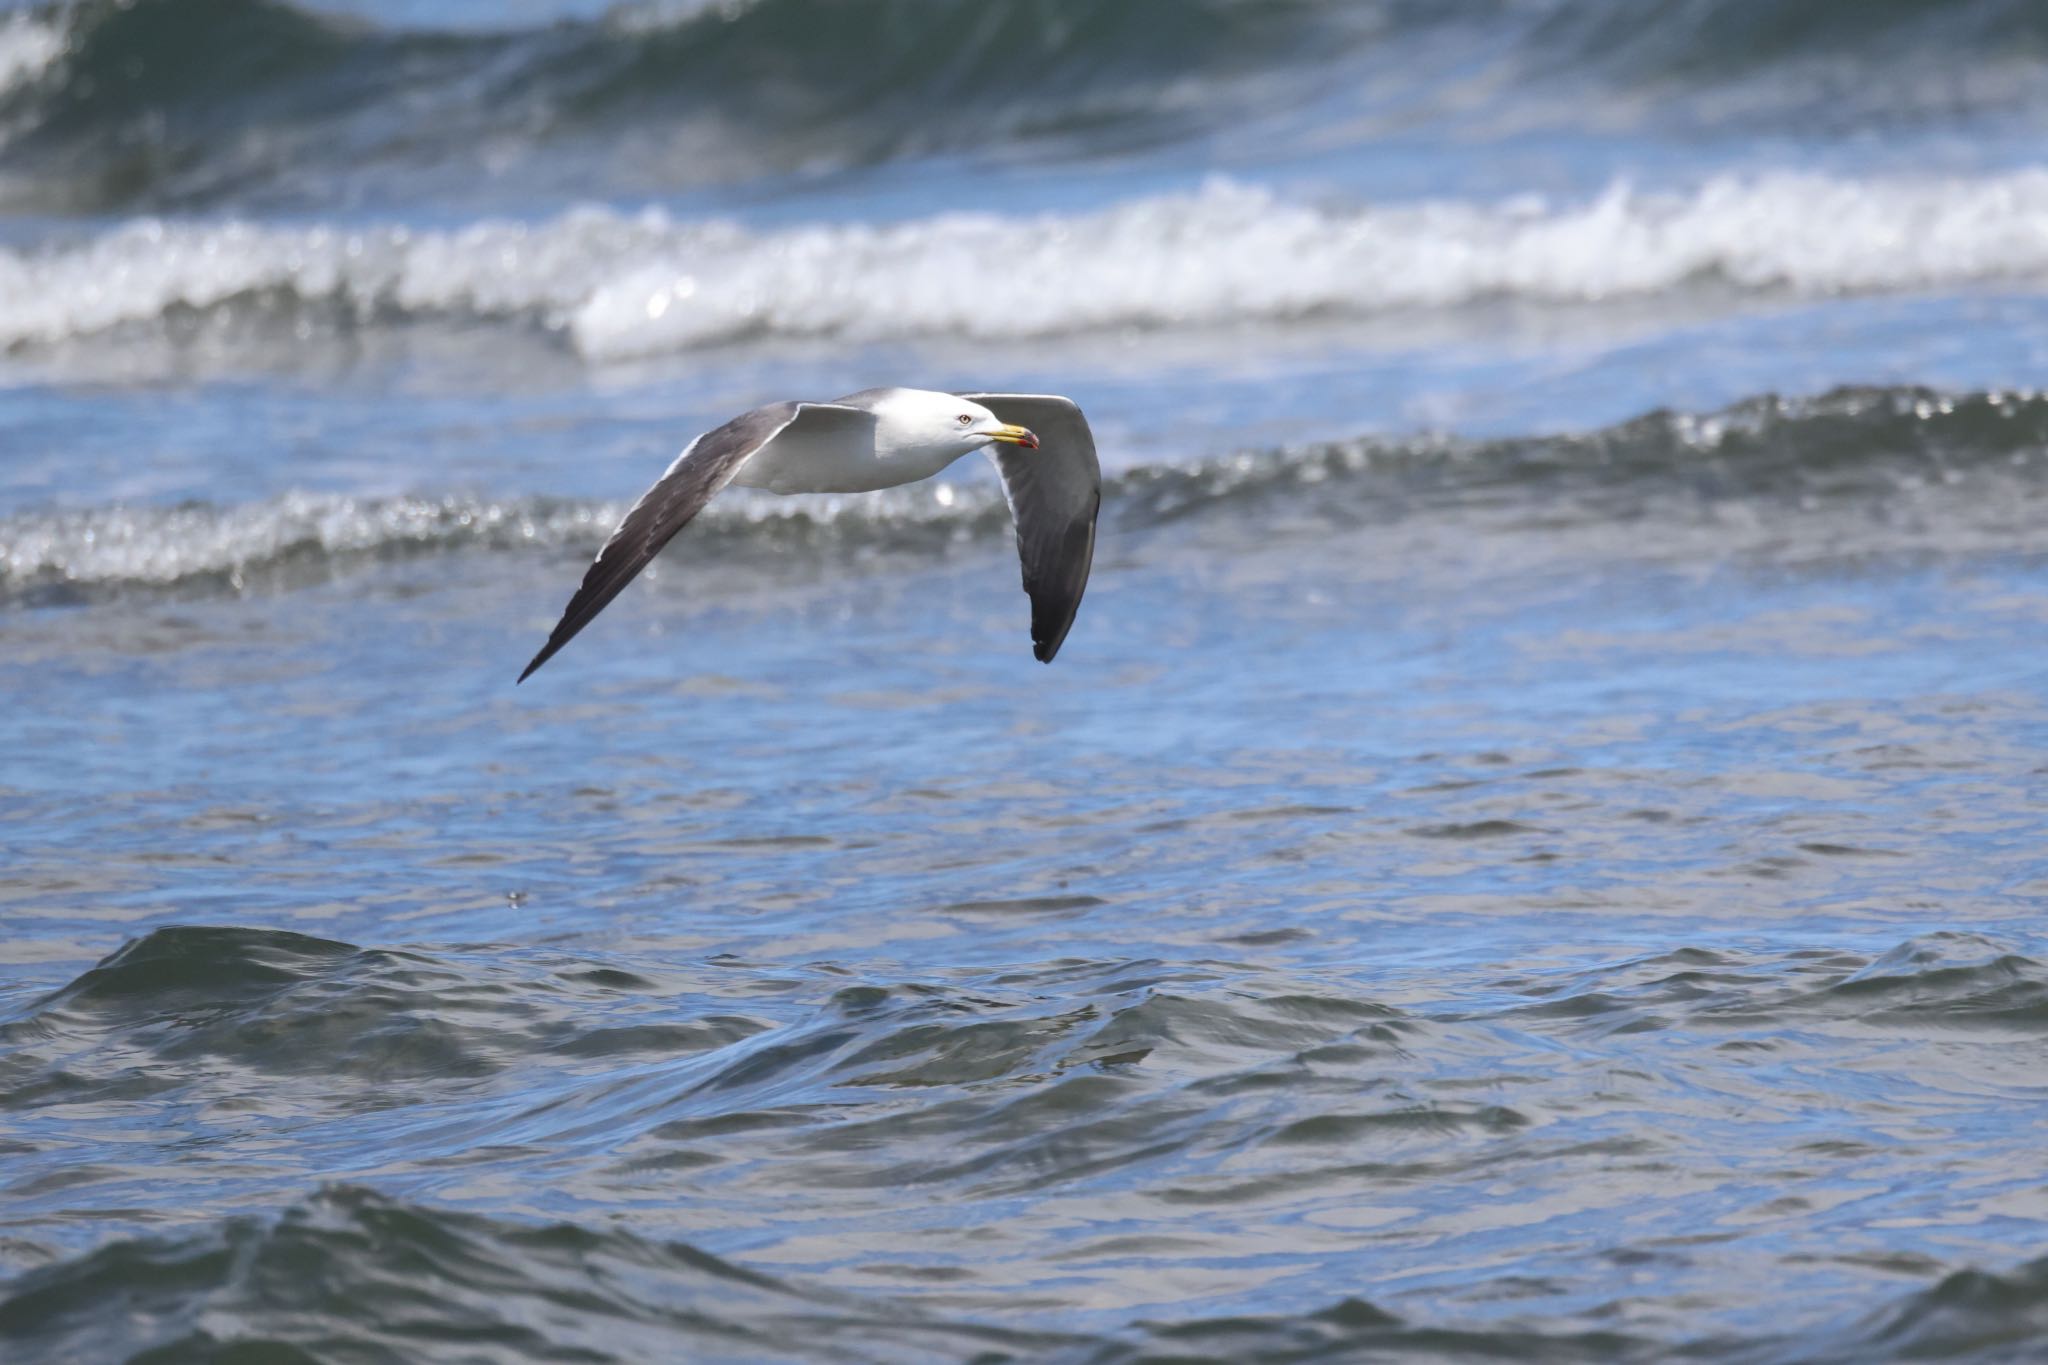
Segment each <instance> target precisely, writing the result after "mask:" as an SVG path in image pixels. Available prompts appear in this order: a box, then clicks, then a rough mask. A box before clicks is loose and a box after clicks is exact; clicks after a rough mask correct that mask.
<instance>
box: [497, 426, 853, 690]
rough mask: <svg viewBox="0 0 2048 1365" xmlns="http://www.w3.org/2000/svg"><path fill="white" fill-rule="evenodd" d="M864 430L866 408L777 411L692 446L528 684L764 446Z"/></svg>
mask: <svg viewBox="0 0 2048 1365" xmlns="http://www.w3.org/2000/svg"><path fill="white" fill-rule="evenodd" d="M849 422H852V423H857V424H858V425H860V426H861V427H863V428H865V427H867V426H871V425H872V424H873V422H874V417H873V415H872V414H870V413H866V412H863V411H861V410H860V409H859V408H848V407H842V406H840V405H838V404H834V403H795V402H791V403H770V404H769V405H768V406H767V407H762V408H755V409H754V410H753V411H752V412H744V413H741V414H740V415H739V416H738V417H735V418H733V419H732V420H731V421H730V422H727V423H726V424H725V425H724V426H722V427H715V428H713V429H712V430H710V431H707V432H705V433H704V434H703V435H702V436H699V437H698V438H697V439H696V440H694V441H692V442H690V444H689V445H688V446H686V447H685V448H684V450H683V453H682V454H680V455H678V456H676V459H675V463H674V464H671V465H670V466H669V467H668V470H667V472H666V473H664V474H663V475H662V476H661V477H660V478H659V479H658V480H656V481H655V484H654V487H652V488H650V489H648V490H647V491H646V492H645V493H643V494H641V495H640V501H638V502H636V503H634V504H633V507H632V510H631V511H629V512H627V513H626V517H625V520H623V521H621V522H620V523H619V528H618V529H617V530H616V531H613V532H612V535H611V539H610V540H607V541H606V542H605V543H604V548H603V549H601V550H599V551H598V552H597V558H596V559H595V560H593V561H592V562H591V565H590V569H589V571H588V572H586V573H585V574H584V575H583V586H581V587H579V588H577V589H576V595H575V596H574V597H572V598H570V599H569V605H568V606H567V607H565V608H564V609H563V611H562V619H561V620H560V621H558V622H557V623H556V624H555V629H554V632H553V633H552V634H550V635H549V636H548V642H547V643H546V644H545V645H543V646H541V651H540V653H538V654H536V655H534V656H533V662H532V663H530V664H528V665H527V666H526V671H525V672H524V673H521V674H520V675H519V681H520V682H525V681H526V680H527V679H528V678H529V677H531V676H532V675H533V671H534V670H535V669H536V668H539V667H540V666H541V665H542V664H544V663H546V662H547V661H548V660H549V659H552V658H553V657H554V656H555V653H556V651H558V650H559V649H561V647H562V646H563V645H566V644H568V643H569V641H571V640H573V639H575V638H576V632H578V631H580V630H582V629H583V628H584V627H585V626H587V625H589V624H590V623H591V622H592V621H593V620H595V619H596V618H597V614H598V613H599V612H601V611H603V610H604V609H605V607H607V606H608V605H610V603H611V600H612V599H613V598H614V597H617V596H618V595H619V593H620V592H622V591H623V590H624V589H625V586H626V585H627V584H628V583H630V582H632V581H633V579H634V577H635V576H636V575H637V574H638V573H639V572H640V571H641V570H642V569H644V568H646V567H647V562H648V561H649V560H651V559H653V558H654V556H655V555H656V554H657V553H658V552H659V551H660V549H661V547H662V546H664V545H666V544H668V543H669V541H670V540H672V539H673V538H674V537H675V534H676V532H678V531H680V530H682V529H683V527H685V526H687V525H689V524H690V518H692V517H694V516H696V515H697V513H699V512H701V511H703V510H704V504H705V503H707V502H710V501H711V499H712V498H713V497H715V496H717V494H718V493H719V491H720V490H722V489H723V488H724V487H725V486H726V485H727V484H729V483H731V482H732V481H733V477H734V476H735V475H737V474H738V473H739V472H740V466H741V465H743V464H745V463H746V462H747V460H748V459H749V458H751V457H752V456H753V455H754V454H755V453H756V452H757V451H759V450H760V449H761V447H762V446H765V445H767V444H768V443H769V442H770V441H772V440H774V439H775V438H776V437H777V436H780V435H781V434H782V433H783V432H785V431H787V430H790V429H791V428H792V427H794V428H796V429H797V430H807V429H809V428H812V427H819V428H831V427H838V426H843V425H846V424H848V423H849Z"/></svg>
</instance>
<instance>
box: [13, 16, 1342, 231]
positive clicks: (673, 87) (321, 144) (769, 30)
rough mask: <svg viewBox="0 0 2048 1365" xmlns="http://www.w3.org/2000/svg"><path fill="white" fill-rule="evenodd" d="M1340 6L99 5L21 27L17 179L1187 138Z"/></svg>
mask: <svg viewBox="0 0 2048 1365" xmlns="http://www.w3.org/2000/svg"><path fill="white" fill-rule="evenodd" d="M1327 19H1328V17H1327V16H1326V15H1324V14H1323V13H1322V12H1321V7H1320V6H1318V5H1316V4H1314V3H1310V0H1256V3H1253V2H1252V0H1136V3H1131V4H1124V5H1115V6H1098V5H1086V4H1078V3H1069V2H1068V0H1054V3H1050V4H1048V3H1045V2H1044V0H975V3H971V4H963V3H955V2H954V0H855V2H854V3H851V4H837V5H832V6H827V7H825V8H823V9H820V8H818V7H816V6H811V5H807V4H804V3H802V2H801V0H751V2H750V3H745V4H709V3H706V4H683V5H675V4H647V5H638V6H634V5H627V6H623V7H621V8H620V9H618V10H615V11H614V12H613V13H612V14H611V15H610V16H609V17H607V18H605V19H602V20H598V21H594V22H589V21H586V22H559V23H555V24H550V25H546V26H543V27H536V28H529V29H509V30H508V29H499V30H495V31H493V30H482V31H468V32H433V31H420V30H398V29H380V28H373V27H369V26H366V25H363V24H360V23H354V22H347V21H343V20H340V19H335V18H331V17H327V16H323V15H320V14H317V13H315V12H313V11H311V10H308V9H301V8H298V7H295V6H293V5H290V4H287V3H283V0H128V2H126V3H113V2H112V0H83V2H82V3H76V4H66V5H58V6H55V7H52V8H49V9H46V10H43V11H41V12H39V13H37V14H35V15H34V16H32V18H31V19H30V20H26V21H24V23H33V24H34V25H36V26H37V28H38V31H39V32H41V33H44V34H49V33H55V34H56V35H58V36H59V38H60V39H61V41H58V42H54V43H53V42H52V41H50V40H49V39H48V38H44V39H43V40H41V41H40V42H36V43H31V42H30V41H29V40H28V39H27V38H26V37H25V36H24V35H23V34H18V33H13V32H12V31H10V32H9V33H8V35H6V37H5V38H4V39H0V43H4V45H0V52H5V51H7V50H9V49H10V48H11V49H12V50H14V51H17V52H19V53H20V54H21V56H22V60H20V61H17V62H16V63H15V64H14V66H15V68H16V70H15V75H14V78H13V79H11V80H5V81H0V92H5V94H6V98H5V100H4V103H0V147H4V148H5V149H6V150H7V153H8V159H9V161H10V162H11V163H12V170H13V172H14V175H13V177H12V183H11V184H10V185H9V186H8V187H7V190H8V193H9V194H10V195H11V197H13V198H15V199H16V200H17V201H18V202H23V203H26V204H29V205H33V206H36V207H40V208H44V209H58V210H64V211H98V212H106V211H109V210H114V209H120V208H132V207H136V206H151V207H157V208H172V207H180V208H188V207H195V206H202V205H210V204H219V203H225V202H244V203H246V202H263V203H288V204H308V203H321V202H332V200H333V198H334V196H335V194H336V186H337V185H340V186H345V187H346V188H347V190H348V193H347V196H346V197H349V198H352V199H360V198H361V197H363V195H364V194H365V193H368V194H370V195H371V196H372V197H384V196H386V195H388V194H389V193H390V192H392V191H393V190H394V189H395V188H397V187H398V186H401V185H407V186H410V188H412V189H414V190H425V189H429V188H433V187H435V182H436V181H438V182H439V185H438V187H439V188H442V189H445V188H446V186H447V185H448V184H449V183H452V182H460V181H469V180H473V179H475V167H476V163H477V153H478V151H479V149H481V150H482V153H483V157H482V161H483V164H484V166H485V168H486V175H485V177H484V178H485V179H486V180H489V179H490V178H493V177H497V178H503V177H507V176H513V177H515V178H517V179H518V180H519V181H520V182H521V183H525V184H531V183H532V182H533V180H534V178H535V177H536V176H538V177H539V178H540V179H542V180H550V179H551V180H554V181H556V182H558V183H557V184H556V188H557V190H558V191H564V190H569V189H573V188H576V187H577V186H579V185H580V186H581V187H582V188H583V189H584V190H585V191H586V192H591V191H593V190H594V188H595V186H594V184H593V183H592V182H590V181H589V180H588V176H589V175H590V174H591V173H592V172H593V171H594V170H601V171H602V172H603V174H604V177H605V179H604V184H606V185H608V186H609V187H611V188H613V189H620V188H626V189H639V190H642V191H655V190H663V189H667V190H673V189H677V188H682V187H686V186H689V185H696V184H707V183H720V182H725V181H731V180H746V179H752V178H755V177H758V176H761V175H764V174H775V173H780V172H790V171H799V170H803V171H815V170H819V169H825V168H832V167H845V166H853V165H861V164H867V163H872V162H877V161H885V160H891V159H897V158H902V157H909V156H919V155H927V154H931V153H936V152H946V151H953V150H962V149H969V148H977V147H988V146H997V147H1000V146H1006V145H1017V146H1031V145H1034V144H1040V143H1051V144H1058V143H1060V142H1061V141H1063V140H1072V139H1075V138H1083V139H1089V140H1092V139H1094V138H1095V137H1097V136H1098V135H1099V134H1100V133H1101V131H1102V130H1103V129H1104V128H1106V127H1113V128H1116V129H1118V130H1120V131H1119V132H1118V134H1117V137H1118V139H1119V140H1121V141H1124V142H1126V143H1127V142H1128V140H1129V139H1131V138H1133V137H1157V136H1161V135H1164V134H1165V133H1166V132H1167V131H1168V130H1171V129H1174V128H1178V127H1182V126H1184V125H1185V124H1186V123H1187V122H1188V121H1189V120H1191V119H1193V120H1199V119H1201V118H1203V117H1206V114H1207V111H1208V109H1209V100H1208V99H1207V98H1204V97H1198V96H1197V94H1196V91H1198V90H1199V91H1203V92H1208V93H1210V94H1213V92H1214V90H1215V88H1216V87H1217V86H1219V85H1227V84H1228V83H1229V82H1231V81H1232V80H1233V79H1236V78H1238V77H1240V76H1242V75H1243V74H1244V73H1245V72H1247V71H1250V70H1255V69H1257V68H1258V67H1260V66H1261V65H1262V64H1264V63H1266V62H1284V61H1285V60H1287V59H1288V57H1289V55H1290V54H1299V53H1302V52H1304V51H1306V50H1307V49H1308V47H1309V44H1310V35H1312V34H1313V33H1315V32H1317V31H1319V30H1320V29H1322V28H1324V27H1327ZM4 61H5V59H4V58H0V73H4V72H5V71H6V70H7V69H8V68H7V66H6V65H5V64H4ZM941 115H943V117H941ZM551 150H552V151H562V150H568V151H571V152H573V153H574V155H573V156H570V157H550V156H548V155H546V154H547V153H548V152H549V151H551ZM579 163H580V164H579ZM451 178H452V179H451ZM323 181H324V183H323Z"/></svg>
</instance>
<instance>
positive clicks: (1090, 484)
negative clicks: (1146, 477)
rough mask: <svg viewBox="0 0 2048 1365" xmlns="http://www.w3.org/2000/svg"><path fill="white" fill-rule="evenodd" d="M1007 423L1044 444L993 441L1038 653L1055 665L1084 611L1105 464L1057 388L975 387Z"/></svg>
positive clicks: (1069, 402) (972, 395)
mask: <svg viewBox="0 0 2048 1365" xmlns="http://www.w3.org/2000/svg"><path fill="white" fill-rule="evenodd" d="M961 396H962V397H963V398H971V399H973V400H974V401H975V402H977V403H979V404H981V405H982V406H983V407H985V408H987V409H988V410H989V411H990V412H992V413H994V414H995V415H996V416H998V417H1000V418H1002V419H1003V420H1004V421H1005V422H1014V423H1016V424H1017V425H1018V426H1024V427H1029V428H1031V431H1032V434H1034V435H1035V436H1037V437H1038V449H1036V450H1028V449H1026V448H1024V447H1022V446H1010V445H1005V446H990V447H989V448H988V455H989V458H990V459H992V460H994V461H995V464H996V470H997V472H998V473H1000V474H1001V475H1002V476H1003V494H1004V496H1006V497H1007V498H1008V499H1009V500H1010V515H1011V516H1012V517H1014V518H1015V519H1016V522H1017V557H1018V558H1019V559H1020V560H1022V561H1023V564H1024V591H1025V592H1026V593H1028V594H1029V595H1030V597H1031V653H1032V656H1033V657H1034V658H1036V659H1037V660H1038V661H1039V662H1040V663H1046V664H1049V663H1051V662H1052V657H1053V655H1055V654H1057V653H1059V652H1060V643H1061V642H1062V641H1064V640H1065V639H1066V638H1067V631H1068V630H1069V629H1070V628H1072V626H1073V624H1074V614H1075V613H1076V612H1078V611H1080V610H1081V594H1082V593H1084V592H1086V591H1087V590H1088V569H1089V566H1090V565H1092V564H1093V563H1094V561H1095V515H1096V513H1097V512H1098V511H1099V510H1100V509H1101V507H1102V467H1101V466H1100V465H1099V464H1097V463H1096V460H1095V434H1094V433H1093V432H1091V431H1090V430H1089V429H1088V419H1087V418H1086V417H1083V416H1082V415H1081V409H1080V408H1078V407H1076V406H1075V405H1074V403H1073V400H1071V399H1067V398H1060V397H1057V396H1055V395H1052V394H1035V393H969V394H962V395H961Z"/></svg>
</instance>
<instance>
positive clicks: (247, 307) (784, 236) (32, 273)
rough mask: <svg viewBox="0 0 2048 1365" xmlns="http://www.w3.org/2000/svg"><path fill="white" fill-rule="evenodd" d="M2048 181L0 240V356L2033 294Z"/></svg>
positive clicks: (1173, 202)
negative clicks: (230, 331)
mask: <svg viewBox="0 0 2048 1365" xmlns="http://www.w3.org/2000/svg"><path fill="white" fill-rule="evenodd" d="M2043 224H2048V171H2040V170H2028V171H2019V172H2013V173H2010V174H2005V175H1997V176H1990V177H1983V178H1977V179H1960V180H1951V179H1939V178H1925V179H1923V178H1895V179H1879V180H1855V179H1839V178H1831V177H1825V176H1817V175H1805V174H1789V173H1788V174H1776V175H1768V176H1763V177H1759V178H1739V177H1721V178H1715V179H1712V180H1709V181H1708V182H1706V183H1704V184H1703V185H1701V186H1699V187H1697V188H1696V189H1693V190H1689V191H1683V192H1655V193H1651V192H1644V191H1638V190H1634V189H1631V188H1630V187H1628V186H1626V185H1616V186H1614V187H1612V188H1611V189H1609V190H1608V191H1607V192H1605V193H1603V194H1601V195H1599V196H1597V197H1595V198H1593V199H1590V200H1584V201H1572V202H1549V201H1546V200H1543V199H1540V198H1529V199H1524V200H1516V201H1508V202H1502V203H1495V204H1477V203H1463V202H1451V201H1443V202H1427V203H1420V204H1394V205H1353V206H1343V205H1315V204H1308V203H1302V202H1297V201H1294V200H1290V199H1286V198H1282V197H1280V196H1278V195H1275V194H1273V193H1272V192H1270V191H1267V190H1264V189H1260V188H1255V187H1250V186H1245V185H1240V184H1236V183H1232V182H1228V181H1216V182H1212V183H1210V184H1208V185H1207V186H1205V187H1204V188H1202V189H1200V190H1198V191H1195V192H1192V193H1187V194H1176V195H1165V196H1157V197H1150V198H1142V199H1135V200H1131V201H1128V202H1125V203H1122V204H1118V205H1114V206H1112V207H1109V208H1106V209H1100V210H1096V211H1093V212H1085V213H1077V214H1042V215H1033V216H1024V217H1004V216H998V215H994V214H967V213H956V214H945V215H940V216H938V217H933V218H926V219H918V220H913V221H909V222H905V223H897V224H885V225H867V224H814V225H808V226H801V227H793V228H783V229H775V230H755V229H749V228H746V227H742V226H740V225H738V224H735V223H732V222H728V221H723V220H697V219H681V218H676V217H673V216H671V215H670V214H668V213H665V212H663V211H660V210H653V209H650V210H646V211H643V212H639V213H624V212H620V211H617V210H612V209H604V208H594V207H586V208H582V209H577V210H575V211H572V212H570V213H567V214H564V215H562V216H560V217H557V218H554V219H550V220H546V221H542V222H538V223H523V222H515V221H509V220H485V221H480V222H477V223H474V224H472V225H470V226H467V227H462V228H456V229H440V230H428V229H417V228H408V227H403V226H397V225H387V226H373V227H360V228H347V227H340V226H329V225H313V226H307V227H294V226H283V225H262V224H257V223H253V222H240V221H230V222H200V221H164V220H156V219H145V220H137V221H134V222H131V223H127V224H124V225H123V226H121V227H118V228H116V229H113V230H111V231H109V232H106V233H104V234H102V235H99V236H96V237H90V238H86V239H84V240H79V241H72V242H66V243H56V244H49V245H44V246H40V247H30V248H15V249H4V250H0V347H9V348H15V349H22V348H29V349H33V348H37V347H48V346H52V345H56V344H60V343H64V342H67V341H70V340H73V339H78V338H89V337H93V336H96V335H100V334H104V333H108V332H110V331H112V332H121V333H135V332H139V333H140V334H142V335H145V336H148V335H158V336H164V337H170V336H172V335H174V334H175V330H176V326H177V325H178V324H180V323H181V322H183V321H184V320H186V319H189V318H191V317H193V316H201V317H204V316H218V317H235V318H238V317H242V316H247V317H249V318H252V319H254V320H255V321H256V322H257V323H259V324H260V323H262V322H263V320H265V319H271V320H273V321H274V322H275V323H276V324H277V325H278V326H279V328H280V330H282V331H284V332H286V333H288V334H292V335H309V334H317V333H318V332H319V331H321V330H322V329H329V330H331V329H360V328H371V327H387V326H402V325H406V324H408V323H417V322H422V321H435V320H445V321H452V322H457V323H468V324H476V323H487V324H491V325H499V326H515V327H522V328H535V327H538V328H544V329H549V330H551V331H553V332H555V333H556V334H558V335H560V336H561V337H562V338H564V339H565V340H566V341H567V343H568V344H569V345H570V346H572V347H573V348H574V350H575V351H576V352H577V353H578V354H580V355H581V356H583V357H584V358H585V359H587V360H590V361H594V362H604V361H613V360H620V359H626V358H632V357H640V356H647V355H656V354H662V353H668V352H678V351H687V350H690V349H693V348H708V347H716V346H720V345H726V344H730V343H733V342H738V341H746V340H751V339H762V338H765V339H771V340H772V339H791V340H809V339H817V338H830V339H846V340H853V341H891V340H901V339H914V338H924V337H969V338H980V339H989V340H1001V339H1006V338H1015V337H1020V336H1022V337H1052V336H1062V335H1085V334H1101V333H1115V332H1118V331H1128V330H1134V329H1136V330H1153V329H1159V330H1165V329H1205V328H1207V329H1214V328H1227V327H1235V326H1246V325H1260V326H1270V325H1285V324H1289V323H1294V322H1300V321H1303V320H1315V319H1364V318H1371V317H1375V316H1380V315H1388V314H1402V313H1413V312H1418V311H1426V310H1441V309H1457V308H1463V307H1469V306H1472V305H1475V304H1485V303H1488V302H1491V301H1517V302H1526V303H1531V304H1537V305H1550V304H1567V305H1573V306H1582V305H1587V304H1600V303H1603V302H1606V301H1610V300H1617V299H1640V298H1645V297H1650V296H1655V295H1660V294H1673V293H1683V292H1685V291H1689V290H1690V291H1698V290H1701V289H1714V290H1720V291H1733V292H1736V293H1739V294H1749V295H1762V296H1770V295H1782V296H1795V297H1814V296H1831V295H1842V294H1867V293H1882V292H1897V291H1910V290H1942V289H1957V288H1964V287H1969V286H1972V285H1975V284H1979V283H1983V282H1988V281H2003V282H2015V283H2020V284H2026V285H2034V284H2038V283H2039V282H2040V281H2041V280H2043V279H2044V278H2048V233H2044V232H2043V230H2042V229H2043Z"/></svg>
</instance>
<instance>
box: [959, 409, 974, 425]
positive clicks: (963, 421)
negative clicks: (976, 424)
mask: <svg viewBox="0 0 2048 1365" xmlns="http://www.w3.org/2000/svg"><path fill="white" fill-rule="evenodd" d="M973 421H974V414H973V413H971V412H963V413H961V414H960V425H961V426H963V427H964V426H967V425H968V424H969V423H971V422H973Z"/></svg>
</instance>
